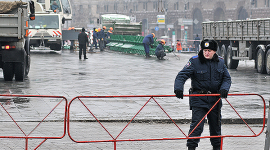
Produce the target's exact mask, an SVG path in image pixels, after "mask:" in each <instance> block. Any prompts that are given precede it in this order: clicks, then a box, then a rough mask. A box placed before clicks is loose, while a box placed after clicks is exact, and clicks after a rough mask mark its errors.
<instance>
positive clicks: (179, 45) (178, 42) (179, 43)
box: [176, 40, 182, 53]
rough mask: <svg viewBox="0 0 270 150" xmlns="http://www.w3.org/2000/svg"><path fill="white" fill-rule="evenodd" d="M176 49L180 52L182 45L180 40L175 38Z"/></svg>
mask: <svg viewBox="0 0 270 150" xmlns="http://www.w3.org/2000/svg"><path fill="white" fill-rule="evenodd" d="M176 50H177V52H179V53H181V51H182V45H181V42H180V41H179V40H177V43H176Z"/></svg>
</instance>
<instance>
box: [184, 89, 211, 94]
mask: <svg viewBox="0 0 270 150" xmlns="http://www.w3.org/2000/svg"><path fill="white" fill-rule="evenodd" d="M193 92H197V93H199V94H211V93H212V92H211V91H207V90H204V89H202V90H199V89H193V88H190V89H189V93H193Z"/></svg>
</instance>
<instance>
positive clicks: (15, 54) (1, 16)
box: [0, 1, 35, 81]
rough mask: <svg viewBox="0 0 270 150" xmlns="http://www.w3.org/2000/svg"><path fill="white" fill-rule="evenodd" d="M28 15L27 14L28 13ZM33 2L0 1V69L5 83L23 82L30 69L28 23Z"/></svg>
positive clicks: (32, 9) (33, 16) (32, 12)
mask: <svg viewBox="0 0 270 150" xmlns="http://www.w3.org/2000/svg"><path fill="white" fill-rule="evenodd" d="M28 12H29V13H30V14H29V13H28ZM34 18H35V8H34V2H33V1H29V2H28V3H26V2H22V1H13V2H10V1H0V67H1V68H2V69H3V75H4V80H5V81H11V80H13V77H14V75H15V80H16V81H23V80H24V78H25V76H27V74H28V73H29V69H30V48H29V37H28V35H27V34H28V21H29V19H30V20H31V19H34Z"/></svg>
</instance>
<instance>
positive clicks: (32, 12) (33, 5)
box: [29, 1, 35, 14]
mask: <svg viewBox="0 0 270 150" xmlns="http://www.w3.org/2000/svg"><path fill="white" fill-rule="evenodd" d="M29 6H30V12H31V14H35V4H34V2H33V1H29Z"/></svg>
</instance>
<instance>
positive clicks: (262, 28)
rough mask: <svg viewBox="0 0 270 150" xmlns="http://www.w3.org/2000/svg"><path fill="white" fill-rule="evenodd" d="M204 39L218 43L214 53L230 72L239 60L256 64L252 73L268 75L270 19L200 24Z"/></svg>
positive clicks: (269, 69)
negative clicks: (252, 61)
mask: <svg viewBox="0 0 270 150" xmlns="http://www.w3.org/2000/svg"><path fill="white" fill-rule="evenodd" d="M202 29H203V31H202V35H203V39H214V40H216V41H217V42H218V51H217V53H218V54H219V55H220V56H222V57H223V58H224V61H225V64H226V65H227V67H228V68H229V69H236V68H237V67H238V63H239V60H255V69H257V72H259V73H262V74H265V73H267V74H270V50H269V49H270V18H263V19H251V20H233V21H209V22H203V23H202Z"/></svg>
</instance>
